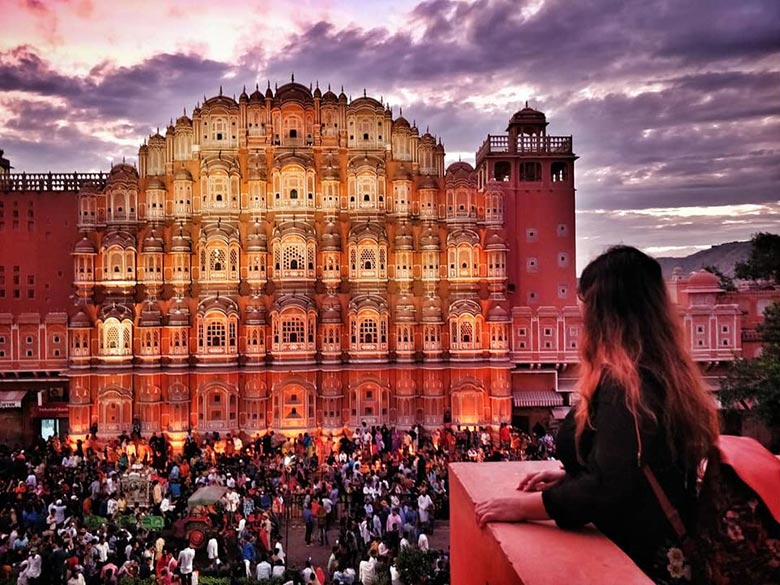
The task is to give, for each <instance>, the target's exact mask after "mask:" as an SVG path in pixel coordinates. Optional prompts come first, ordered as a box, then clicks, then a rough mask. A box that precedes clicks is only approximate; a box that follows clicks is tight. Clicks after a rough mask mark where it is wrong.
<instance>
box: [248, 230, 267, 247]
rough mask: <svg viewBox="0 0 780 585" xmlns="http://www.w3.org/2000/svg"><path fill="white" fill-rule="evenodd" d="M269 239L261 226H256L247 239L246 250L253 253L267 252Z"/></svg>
mask: <svg viewBox="0 0 780 585" xmlns="http://www.w3.org/2000/svg"><path fill="white" fill-rule="evenodd" d="M267 241H268V238H267V236H266V235H265V233H264V232H263V229H262V228H261V227H260V224H257V223H256V224H255V225H254V227H253V228H252V230H251V231H250V232H249V233H248V234H247V237H246V249H247V251H252V252H265V251H266V250H267V249H268V246H267Z"/></svg>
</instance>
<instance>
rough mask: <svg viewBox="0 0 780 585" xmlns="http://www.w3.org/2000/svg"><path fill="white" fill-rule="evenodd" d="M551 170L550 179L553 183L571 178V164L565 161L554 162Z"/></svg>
mask: <svg viewBox="0 0 780 585" xmlns="http://www.w3.org/2000/svg"><path fill="white" fill-rule="evenodd" d="M550 171H551V172H550V179H551V180H552V182H553V183H563V182H565V181H568V180H569V165H568V164H567V163H565V162H554V163H553V164H552V166H551V167H550Z"/></svg>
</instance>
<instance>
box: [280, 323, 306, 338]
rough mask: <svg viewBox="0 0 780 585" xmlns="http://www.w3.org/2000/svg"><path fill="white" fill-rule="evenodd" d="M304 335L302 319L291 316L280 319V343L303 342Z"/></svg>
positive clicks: (304, 329) (304, 328)
mask: <svg viewBox="0 0 780 585" xmlns="http://www.w3.org/2000/svg"><path fill="white" fill-rule="evenodd" d="M305 336H306V327H305V326H304V323H303V320H302V319H300V318H297V317H291V318H287V319H285V320H284V321H282V343H303V342H304V341H305Z"/></svg>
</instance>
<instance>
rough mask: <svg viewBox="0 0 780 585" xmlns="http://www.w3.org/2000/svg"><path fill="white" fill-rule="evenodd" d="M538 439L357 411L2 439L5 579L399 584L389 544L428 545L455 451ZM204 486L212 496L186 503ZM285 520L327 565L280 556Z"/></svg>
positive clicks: (438, 561) (472, 455)
mask: <svg viewBox="0 0 780 585" xmlns="http://www.w3.org/2000/svg"><path fill="white" fill-rule="evenodd" d="M95 431H96V430H95ZM549 443H552V441H549ZM547 444H548V441H547V439H546V435H545V434H540V433H537V434H536V436H535V437H533V438H531V437H530V436H528V435H522V434H520V433H517V432H514V431H512V430H511V429H510V428H509V427H508V426H506V425H502V426H501V428H500V429H499V430H498V433H497V434H496V435H495V436H494V435H493V434H491V433H490V432H489V431H488V429H466V428H463V429H461V428H457V427H455V428H453V427H449V426H448V427H445V428H442V429H435V430H433V431H432V432H428V433H425V432H424V431H423V430H422V429H421V428H420V427H413V428H412V429H410V430H407V431H401V430H398V429H395V428H388V427H385V426H383V427H371V426H369V425H366V424H365V423H363V424H362V425H361V426H359V427H358V428H357V429H354V430H346V429H345V430H344V431H343V432H342V433H341V434H337V435H335V436H334V435H326V434H324V433H317V434H313V435H309V434H307V433H302V434H300V435H298V436H297V437H296V438H289V439H288V438H286V437H283V436H282V435H281V434H279V433H274V432H273V431H269V432H267V433H266V434H264V435H263V436H261V437H258V438H255V439H251V440H249V439H247V438H246V437H241V436H238V435H231V434H229V433H228V434H225V435H223V436H220V435H219V434H217V433H213V434H209V435H204V436H198V437H195V436H192V435H189V436H188V437H187V439H186V441H185V443H184V446H183V449H180V450H178V452H176V453H174V450H173V449H172V447H171V444H170V441H169V440H168V439H167V438H166V437H165V436H164V435H157V434H154V435H152V436H151V437H150V438H148V439H144V438H141V435H140V432H138V429H135V430H134V432H133V433H132V434H130V435H126V434H123V435H121V436H119V437H115V438H113V437H112V438H106V437H98V436H97V433H96V432H95V433H94V434H93V435H91V436H90V437H89V438H88V439H87V440H86V441H85V442H81V441H78V442H75V443H74V444H71V442H70V441H68V439H67V438H66V437H65V438H62V439H61V438H60V437H57V436H54V437H52V438H51V439H50V440H49V441H47V442H43V441H41V442H39V443H38V444H36V445H33V446H31V447H28V448H24V449H22V448H20V447H17V448H8V447H6V446H0V481H2V484H0V485H1V486H2V487H3V488H4V489H2V491H0V582H2V579H5V580H6V582H10V583H14V582H15V583H18V584H19V585H27V584H29V585H39V584H46V583H53V584H57V585H63V584H67V585H91V584H98V583H100V584H103V583H107V584H109V585H110V584H113V583H120V582H122V580H123V579H124V580H125V581H126V582H127V581H128V579H129V578H131V577H132V578H137V579H154V580H156V582H157V583H160V584H163V585H169V584H173V583H184V584H187V585H189V584H190V583H192V582H193V581H194V580H195V579H197V578H199V577H201V578H202V577H204V576H223V577H227V578H228V579H232V580H233V582H237V581H236V580H237V579H239V578H241V579H250V580H251V579H255V580H258V581H261V582H262V580H263V579H270V578H272V577H279V578H284V579H289V580H290V581H291V582H292V583H296V582H298V583H305V584H306V585H309V584H318V585H326V584H330V583H340V584H342V585H347V584H351V585H356V584H362V585H374V584H375V583H378V582H380V580H381V579H382V576H383V575H384V576H386V577H387V578H389V580H390V582H391V583H399V582H400V577H399V573H398V571H397V567H396V566H395V561H396V559H397V557H398V554H399V552H400V551H401V550H403V549H404V548H407V547H409V548H418V549H422V550H429V549H430V541H429V537H430V536H431V534H432V533H433V531H434V529H435V524H436V519H437V518H439V517H447V515H448V506H449V500H448V490H447V464H448V462H449V461H451V460H474V461H481V460H501V459H523V458H527V457H537V456H540V455H544V456H548V455H549V453H546V452H544V450H545V449H546V448H547V447H546V445H547ZM208 486H212V487H215V488H218V491H217V494H218V496H217V497H216V498H214V499H212V500H211V501H206V502H201V501H197V502H196V501H195V500H196V499H197V498H198V496H199V494H201V493H205V491H203V490H200V488H205V487H208ZM193 494H196V496H195V498H193V499H192V500H190V497H191V496H192V495H193ZM291 526H292V530H302V531H303V532H304V534H303V541H304V543H305V544H304V545H303V546H306V547H327V550H328V551H329V554H330V556H329V557H328V561H327V563H323V566H318V565H317V564H316V563H314V562H312V561H311V560H310V559H309V560H303V562H302V565H303V566H297V567H294V568H293V567H292V566H289V565H290V563H288V558H287V551H286V550H285V549H286V545H287V544H288V543H289V540H288V539H289V531H290V530H291ZM299 527H300V528H299ZM311 552H314V551H311ZM321 553H322V551H321V550H320V553H319V554H314V555H312V556H315V557H319V558H324V557H323V555H322V554H321ZM294 556H295V557H296V558H297V559H306V557H309V556H310V555H308V554H306V553H305V552H302V551H295V555H294ZM427 558H429V560H430V562H431V565H432V566H431V569H432V574H434V575H435V576H436V577H435V579H436V580H435V582H438V583H441V584H444V583H448V582H449V581H448V558H447V551H440V552H438V553H434V552H432V553H431V554H430V555H429V556H428V557H427Z"/></svg>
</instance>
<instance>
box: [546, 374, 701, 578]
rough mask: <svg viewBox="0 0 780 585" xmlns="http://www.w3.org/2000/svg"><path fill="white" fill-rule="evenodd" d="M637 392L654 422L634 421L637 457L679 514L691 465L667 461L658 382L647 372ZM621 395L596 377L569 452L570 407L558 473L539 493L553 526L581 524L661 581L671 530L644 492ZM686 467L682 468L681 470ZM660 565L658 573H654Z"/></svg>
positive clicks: (690, 498) (687, 499)
mask: <svg viewBox="0 0 780 585" xmlns="http://www.w3.org/2000/svg"><path fill="white" fill-rule="evenodd" d="M642 393H643V397H644V399H645V400H646V402H647V404H648V406H649V407H650V408H651V409H652V411H653V412H654V413H655V414H656V421H655V422H653V421H650V420H647V419H646V417H645V420H644V421H643V423H642V424H641V425H640V429H639V432H640V436H641V439H642V463H645V464H647V465H649V466H650V468H651V469H652V470H653V472H654V473H655V475H656V477H657V478H658V481H659V483H660V484H661V486H662V487H663V488H664V491H665V492H666V494H667V496H668V497H669V499H670V500H671V502H672V503H673V505H674V506H675V507H676V508H677V509H678V510H679V511H680V513H681V515H682V516H683V518H684V519H685V518H686V517H689V515H690V513H691V512H692V510H693V502H694V497H695V470H685V469H684V466H683V465H681V464H680V463H679V462H676V461H674V460H673V457H672V454H671V451H670V449H669V447H668V446H667V442H666V432H667V430H666V429H665V428H664V426H663V412H662V409H663V403H664V400H663V394H664V392H663V388H661V387H660V385H658V384H657V383H655V382H654V381H652V380H651V379H650V378H649V377H644V378H643V380H642ZM625 397H626V393H625V391H624V390H623V389H622V388H621V387H620V386H617V385H616V384H615V383H614V382H611V381H610V380H609V379H604V380H602V382H601V383H600V385H599V387H598V388H597V389H596V392H595V393H594V395H593V398H592V399H591V404H590V415H591V422H592V427H593V428H590V427H588V426H586V428H585V430H584V431H583V434H582V438H581V441H580V458H581V460H582V461H583V462H584V464H582V463H580V461H578V458H577V454H576V450H575V422H574V416H573V415H574V409H572V411H571V412H570V413H569V415H568V416H567V417H566V419H565V420H564V421H563V423H562V425H561V428H560V430H559V433H558V437H557V440H556V450H557V453H558V456H559V457H560V459H561V462H562V463H563V465H564V469H565V470H566V476H565V478H564V479H563V480H562V481H561V482H560V483H558V484H557V485H555V486H554V487H552V488H550V489H548V490H547V491H545V492H543V493H542V499H543V501H544V506H545V509H546V510H547V513H548V514H549V515H550V517H551V518H552V519H553V520H555V522H556V523H557V524H558V526H560V527H561V528H577V527H580V526H583V525H585V524H587V523H589V522H592V523H593V524H595V526H596V527H597V528H598V529H599V530H600V531H601V532H602V533H604V534H605V535H606V536H607V537H609V538H610V539H611V540H612V541H613V542H615V544H617V545H618V546H619V547H620V548H621V549H622V550H623V551H624V552H625V553H626V554H627V555H628V556H629V557H631V558H632V559H633V561H634V562H635V563H636V564H637V565H638V566H639V567H640V568H641V569H642V570H643V571H645V573H647V574H648V575H649V576H650V577H651V578H652V579H654V580H655V581H656V582H658V583H661V582H665V581H666V579H665V577H666V578H668V573H665V571H666V569H667V567H666V566H665V565H666V559H665V556H666V551H668V549H669V547H670V546H676V545H677V543H676V539H675V536H674V532H673V530H672V529H671V527H670V525H669V523H668V520H667V519H666V516H665V515H664V513H663V511H662V510H661V507H660V505H659V504H658V501H657V499H656V497H655V495H654V494H653V492H652V489H651V488H650V486H649V484H648V483H647V479H646V478H645V476H644V473H643V472H642V469H641V467H640V465H639V461H638V442H637V431H636V426H635V423H634V417H633V416H632V414H631V412H630V411H629V410H628V407H627V406H626V401H625ZM686 471H687V472H686ZM659 571H660V573H659Z"/></svg>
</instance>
